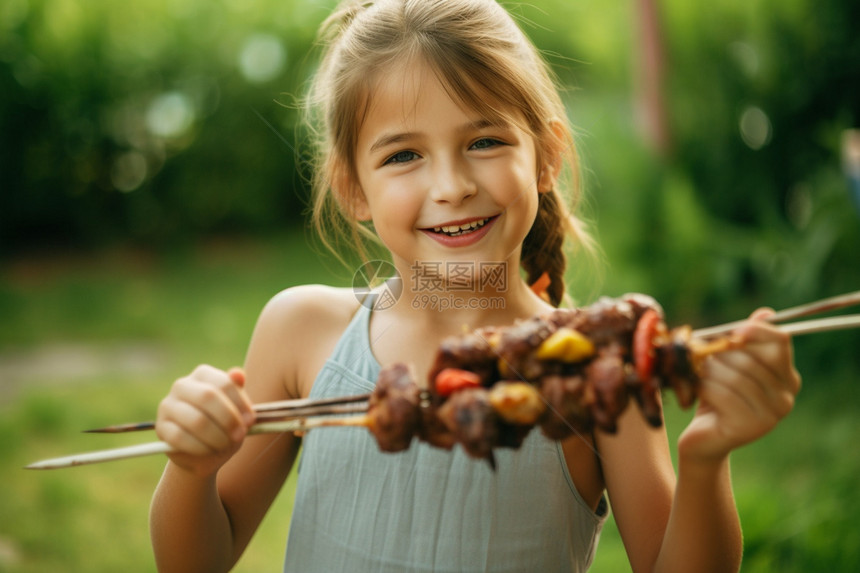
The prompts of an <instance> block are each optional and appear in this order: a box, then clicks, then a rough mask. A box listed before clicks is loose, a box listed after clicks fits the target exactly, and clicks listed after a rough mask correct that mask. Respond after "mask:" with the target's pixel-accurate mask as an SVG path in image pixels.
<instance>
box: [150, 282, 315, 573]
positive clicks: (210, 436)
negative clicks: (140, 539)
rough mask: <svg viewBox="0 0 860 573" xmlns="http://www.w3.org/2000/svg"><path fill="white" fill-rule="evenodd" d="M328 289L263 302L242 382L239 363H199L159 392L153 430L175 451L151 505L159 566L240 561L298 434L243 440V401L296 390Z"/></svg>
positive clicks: (209, 566) (292, 394)
mask: <svg viewBox="0 0 860 573" xmlns="http://www.w3.org/2000/svg"><path fill="white" fill-rule="evenodd" d="M326 298H327V297H325V296H324V294H320V293H318V292H315V291H314V290H313V289H310V288H309V287H303V288H300V289H291V290H289V291H285V292H284V293H281V295H279V296H277V297H275V298H274V299H273V300H272V301H271V302H270V303H269V304H268V305H267V306H266V308H265V309H264V310H263V313H262V314H261V316H260V319H259V321H258V323H257V326H256V328H255V330H254V335H253V338H252V340H251V344H250V347H249V350H248V356H247V359H246V364H245V372H246V376H247V380H248V385H247V388H244V387H243V376H242V374H241V372H238V371H231V372H229V373H228V372H222V371H220V370H217V369H215V368H212V367H198V368H197V369H196V370H195V371H194V373H193V374H192V375H191V376H188V377H186V378H183V379H180V380H178V381H177V382H176V383H175V384H174V385H173V388H172V389H171V391H170V394H169V395H168V396H167V397H166V398H165V399H164V400H163V401H162V404H161V406H160V407H159V414H158V420H157V422H156V431H157V432H158V434H159V437H160V438H161V439H162V440H164V441H166V442H168V443H170V444H171V445H173V446H174V448H176V449H177V450H179V451H180V452H183V453H176V454H171V455H170V461H169V462H168V464H167V467H166V469H165V472H164V475H163V477H162V479H161V482H160V483H159V485H158V487H157V489H156V492H155V495H154V497H153V501H152V507H151V511H150V534H151V538H152V544H153V549H154V552H155V559H156V563H157V565H158V568H159V570H160V571H182V572H183V573H186V572H193V571H227V570H229V569H230V568H231V567H232V566H233V565H234V564H235V563H236V561H238V559H239V557H240V556H241V554H242V552H243V551H244V549H245V547H246V546H247V544H248V542H249V541H250V539H251V537H252V536H253V534H254V532H255V531H256V529H257V527H258V526H259V524H260V522H261V521H262V518H263V516H264V515H265V513H266V511H267V510H268V508H269V506H270V505H271V503H272V501H273V500H274V498H275V496H276V495H277V493H278V491H279V490H280V488H281V486H282V485H283V482H284V480H285V479H286V477H287V475H288V474H289V472H290V469H291V467H292V464H293V462H294V461H295V457H296V454H297V451H298V448H299V443H300V440H299V439H298V438H295V437H294V436H292V435H291V434H273V435H263V436H254V437H253V438H251V439H248V440H245V439H244V437H245V433H246V431H247V428H248V427H249V426H250V424H252V423H253V413H252V412H253V411H252V409H251V404H252V403H259V402H267V401H274V400H283V399H289V398H296V397H300V390H299V384H298V382H297V379H298V373H299V372H300V371H301V370H302V368H304V367H305V366H304V365H303V362H308V361H309V360H308V358H309V357H312V356H314V353H315V349H310V348H308V345H309V344H310V343H309V342H307V341H315V342H316V346H317V347H326V344H325V343H324V342H321V333H320V332H315V331H316V330H317V328H316V327H315V326H314V325H315V324H316V325H321V326H320V327H323V326H325V325H326V321H325V320H321V319H320V317H321V316H325V313H324V312H319V311H320V308H319V306H320V305H321V304H325V302H326ZM328 298H330V297H328ZM329 308H331V301H329ZM329 314H331V312H330V311H329ZM296 332H302V333H303V336H299V337H297V336H295V333H296ZM299 357H301V358H302V360H299ZM311 361H312V360H311ZM248 414H250V416H248ZM246 416H247V417H246Z"/></svg>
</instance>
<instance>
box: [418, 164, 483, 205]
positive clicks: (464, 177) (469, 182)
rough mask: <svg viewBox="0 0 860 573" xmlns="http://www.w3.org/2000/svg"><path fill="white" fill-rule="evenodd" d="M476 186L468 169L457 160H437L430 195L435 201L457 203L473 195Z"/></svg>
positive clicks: (476, 188) (475, 191)
mask: <svg viewBox="0 0 860 573" xmlns="http://www.w3.org/2000/svg"><path fill="white" fill-rule="evenodd" d="M477 192H478V186H477V185H476V184H475V182H474V180H473V179H472V178H471V177H470V176H469V174H468V170H467V169H465V168H464V167H463V166H462V165H460V164H459V163H458V162H457V161H454V160H450V161H448V160H446V161H442V162H439V163H438V164H437V165H436V168H435V169H434V170H433V184H432V187H431V191H430V197H431V199H433V201H436V202H437V203H451V204H453V205H458V204H460V203H462V202H463V201H465V200H466V199H468V198H469V197H471V196H473V195H475V194H476V193H477Z"/></svg>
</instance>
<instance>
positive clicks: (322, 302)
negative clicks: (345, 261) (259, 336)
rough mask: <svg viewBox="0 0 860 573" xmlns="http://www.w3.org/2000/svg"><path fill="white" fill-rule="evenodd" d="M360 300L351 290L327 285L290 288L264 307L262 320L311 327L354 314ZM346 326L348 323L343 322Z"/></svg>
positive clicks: (347, 318) (284, 324)
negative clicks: (308, 322) (310, 321)
mask: <svg viewBox="0 0 860 573" xmlns="http://www.w3.org/2000/svg"><path fill="white" fill-rule="evenodd" d="M358 305H359V302H358V299H356V297H355V294H354V293H353V291H352V289H349V288H337V287H330V286H325V285H302V286H296V287H290V288H288V289H285V290H282V291H281V292H279V293H278V294H276V295H275V296H274V297H272V299H271V300H270V301H269V303H268V304H267V305H266V306H265V308H264V309H263V313H262V315H261V317H260V320H267V321H269V320H272V321H274V322H276V323H278V324H281V325H283V326H286V327H290V326H299V325H302V326H304V327H311V326H313V325H312V324H307V321H308V320H311V319H312V320H313V322H320V321H322V322H330V321H334V322H339V321H342V320H344V319H346V320H347V322H348V321H349V318H350V317H352V315H353V314H354V313H355V311H356V309H357V308H358ZM344 326H345V325H344Z"/></svg>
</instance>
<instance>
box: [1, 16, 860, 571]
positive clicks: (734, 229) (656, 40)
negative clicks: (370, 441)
mask: <svg viewBox="0 0 860 573" xmlns="http://www.w3.org/2000/svg"><path fill="white" fill-rule="evenodd" d="M505 4H506V6H507V7H508V8H509V9H510V11H511V12H512V13H513V14H514V15H515V16H516V17H517V19H518V20H519V21H520V22H521V23H522V25H523V27H524V28H525V30H526V31H527V33H528V34H529V35H530V36H531V37H532V39H533V40H534V41H535V43H536V44H537V45H538V46H539V48H541V50H543V51H544V53H545V54H546V57H547V59H548V60H549V62H550V63H551V65H552V66H553V68H554V70H555V72H556V73H557V75H558V76H559V79H560V81H561V83H562V85H563V86H564V87H565V88H566V89H565V97H566V100H567V102H568V109H569V112H570V117H571V119H572V121H573V123H574V124H575V126H576V127H577V129H578V132H579V137H578V144H579V151H580V155H581V157H582V163H583V171H584V175H585V182H586V186H585V191H586V206H585V212H584V215H585V216H586V217H587V218H588V219H589V220H591V221H592V222H593V225H594V227H593V230H594V232H595V234H596V235H597V236H598V238H599V241H600V244H601V246H602V248H603V251H604V252H605V261H604V263H603V265H602V266H603V269H602V272H601V273H599V275H600V279H599V280H595V279H594V278H593V275H594V274H595V273H594V272H593V268H592V267H588V266H580V265H577V262H578V261H576V260H574V261H573V265H572V270H571V273H570V278H571V289H570V290H571V294H572V295H573V296H574V298H575V299H576V300H577V301H578V302H580V303H583V304H587V303H589V302H591V301H592V300H593V299H594V298H596V296H597V295H599V294H609V295H618V294H620V293H623V292H627V291H641V292H647V293H650V294H652V295H654V296H655V297H656V298H658V300H660V301H661V303H662V304H663V305H664V306H665V308H666V311H667V315H668V316H669V319H670V323H672V324H682V323H690V324H693V325H696V326H705V325H708V324H716V323H721V322H727V321H729V320H733V319H736V318H740V317H743V316H745V315H746V314H748V313H749V312H750V311H752V310H753V309H754V308H756V307H758V306H761V305H768V306H772V307H775V308H784V307H787V306H793V305H796V304H800V303H803V302H808V301H811V300H814V299H818V298H822V297H825V296H830V295H835V294H839V293H842V292H848V291H852V290H857V289H858V288H860V264H858V262H860V255H858V253H857V249H858V247H860V131H857V130H860V3H857V2H856V1H855V0H828V1H827V2H813V1H812V0H759V1H757V2H742V1H740V0H714V1H712V2H709V3H707V5H704V4H702V3H689V2H685V1H684V0H626V1H621V2H605V1H604V2H598V1H595V0H575V1H570V0H544V1H541V2H529V3H519V2H516V3H515V2H508V3H505ZM332 5H333V2H332V1H323V0H279V1H274V0H209V1H203V0H139V1H138V2H133V3H120V2H114V1H112V0H87V1H86V2H82V1H79V0H77V1H76V0H4V1H3V2H2V3H0V174H2V176H0V324H2V328H0V479H2V482H0V484H2V486H3V487H2V488H0V515H2V516H3V518H2V519H0V571H9V572H25V571H26V572H30V571H56V570H62V571H88V572H89V571H117V570H123V571H152V570H153V568H154V565H153V562H152V557H151V553H150V548H149V539H148V530H147V510H148V504H149V499H150V495H151V493H152V490H153V488H154V486H155V483H156V482H157V480H158V477H159V475H160V471H161V469H162V467H163V460H161V459H157V458H149V459H141V460H132V461H126V462H120V463H116V464H107V465H102V466H89V467H85V468H76V469H72V470H64V471H59V472H50V473H28V472H25V471H23V470H21V469H20V468H21V467H22V466H23V465H26V464H27V463H29V462H31V461H34V460H36V459H40V458H44V457H54V456H59V455H64V454H68V453H72V452H76V451H84V450H90V449H99V448H102V447H112V446H117V445H126V444H128V443H134V440H135V439H137V438H139V436H138V437H136V438H132V437H129V436H120V437H106V436H97V437H94V436H91V435H90V436H87V435H81V434H80V433H79V430H82V429H86V428H88V427H93V426H100V425H105V424H110V423H117V422H124V421H130V420H144V419H150V418H152V417H153V416H154V413H155V409H156V407H157V404H158V401H159V400H160V399H161V397H162V396H163V395H164V394H165V393H166V392H167V390H168V388H169V386H170V384H171V383H172V381H173V380H174V379H175V378H177V377H179V376H181V375H184V374H185V373H187V372H188V371H190V370H191V369H192V368H193V367H194V366H195V365H196V364H198V363H201V362H209V363H212V364H214V365H216V366H219V367H229V366H231V365H234V364H241V362H242V360H243V355H244V351H245V348H246V345H247V341H248V338H249V336H250V334H251V330H252V328H253V324H254V321H255V319H256V317H257V314H258V313H259V311H260V309H261V308H262V306H263V305H264V304H265V303H266V301H267V300H268V299H269V298H270V297H271V296H272V295H274V294H275V293H276V292H278V291H279V290H281V289H283V288H286V287H289V286H292V285H296V284H302V283H307V282H325V283H330V284H338V285H342V286H348V285H349V284H350V281H351V279H352V274H353V272H354V269H353V268H348V267H347V266H344V265H341V264H340V263H338V262H337V261H335V260H334V259H333V258H332V257H331V256H329V255H328V254H327V253H326V252H325V251H324V250H323V249H322V248H321V247H320V246H319V244H318V241H317V240H316V239H315V238H314V236H313V234H312V232H311V231H310V230H309V229H308V225H307V207H308V190H307V186H306V180H307V176H308V173H307V171H306V167H305V166H304V163H303V162H304V159H306V158H307V155H308V146H307V144H306V131H305V130H304V128H303V127H302V126H301V124H300V117H299V116H300V114H299V113H298V111H297V104H296V102H297V100H299V99H300V98H301V96H302V94H303V90H304V87H305V85H306V82H307V79H308V76H309V74H310V73H312V71H313V69H314V65H315V58H314V53H313V51H312V50H311V46H312V43H313V38H314V35H315V30H316V27H317V25H318V24H319V22H321V21H322V19H324V17H325V16H326V15H327V14H328V12H329V11H330V9H331V7H332ZM578 269H580V270H581V272H577V270H578ZM582 269H585V270H582ZM795 347H796V354H797V365H798V368H799V370H800V371H801V373H802V374H803V376H804V382H805V386H804V391H803V393H802V394H801V396H800V399H799V401H798V405H797V408H796V410H795V412H794V413H793V414H792V416H791V417H790V418H789V419H788V420H787V421H786V422H785V423H783V424H782V425H781V426H780V427H779V428H778V429H777V431H775V432H774V433H773V434H771V435H769V436H767V437H766V438H765V439H764V440H762V441H760V442H758V443H756V444H754V445H752V446H749V447H747V448H745V449H743V450H740V451H739V452H737V453H736V454H735V456H734V476H735V485H736V493H737V498H738V505H739V507H740V511H741V517H742V520H743V523H744V530H745V544H746V547H745V551H746V557H745V564H744V571H756V572H758V571H762V572H763V571H774V570H779V571H810V570H815V571H856V570H858V568H860V546H858V545H857V543H856V541H857V539H858V538H860V525H858V524H857V521H856V519H853V517H854V516H855V515H856V514H858V513H860V494H858V492H857V491H856V482H857V477H856V476H857V475H860V452H858V449H857V442H856V438H857V436H858V435H860V422H858V416H857V412H858V408H860V397H858V390H857V385H858V383H860V380H858V378H860V337H859V336H858V333H857V332H842V333H830V334H820V335H814V336H808V337H803V338H799V339H798V340H797V341H796V344H795ZM668 401H669V404H668V405H667V422H668V426H669V428H670V433H671V434H672V436H673V437H674V436H676V435H677V433H678V432H679V431H680V430H681V429H682V428H683V427H684V424H685V422H686V420H688V419H689V413H688V412H681V411H678V410H677V408H675V407H674V404H673V403H672V402H671V398H670V399H668ZM140 441H143V440H140ZM293 487H294V481H293V479H291V481H290V482H289V483H288V484H287V486H286V487H285V490H284V492H283V494H282V495H281V496H280V497H279V499H278V501H277V505H276V507H275V508H274V509H273V510H272V511H271V512H270V514H269V516H268V517H267V518H266V521H265V522H264V524H263V526H262V527H261V530H260V532H259V534H258V536H257V538H255V541H254V542H253V544H252V546H251V548H250V549H249V550H248V552H247V554H246V555H245V556H244V557H243V560H242V562H240V564H239V566H238V567H237V570H239V571H261V570H278V568H279V567H280V560H281V556H282V552H283V548H284V542H285V539H286V530H287V527H288V524H289V512H290V508H291V504H292V488H293ZM593 570H594V571H612V572H617V571H622V572H623V571H626V570H629V566H628V565H627V564H626V559H625V556H624V551H623V547H622V545H621V543H620V540H619V539H618V535H617V531H616V530H615V529H614V526H613V525H612V524H611V523H610V524H609V525H608V526H607V531H606V533H605V534H604V538H603V541H602V544H601V548H600V550H599V551H598V560H597V562H596V564H595V566H594V569H593Z"/></svg>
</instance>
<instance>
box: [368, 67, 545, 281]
mask: <svg viewBox="0 0 860 573" xmlns="http://www.w3.org/2000/svg"><path fill="white" fill-rule="evenodd" d="M404 68H405V66H404ZM371 95H372V97H371V99H370V105H369V109H368V113H367V115H366V118H365V121H364V124H363V125H362V127H361V130H360V131H359V135H358V143H357V149H356V167H357V173H358V181H357V182H355V183H356V184H357V188H355V189H353V192H354V193H356V196H358V197H360V198H361V197H363V199H361V200H359V207H358V209H357V213H356V214H357V215H358V216H359V218H361V219H363V220H367V219H372V220H373V223H374V227H375V229H376V232H377V233H378V235H379V237H380V239H381V240H382V242H383V243H384V244H385V245H386V246H387V247H388V249H389V250H390V251H391V252H392V254H393V257H394V261H395V264H396V265H398V267H399V268H400V270H401V272H404V271H408V270H409V269H410V268H412V269H413V272H414V267H415V265H428V267H426V268H425V270H428V269H430V268H436V269H439V270H443V271H444V268H445V267H446V266H449V264H450V263H451V262H455V263H456V262H464V263H479V262H482V261H485V262H496V263H498V262H502V261H506V262H507V265H508V269H509V271H508V272H509V273H516V272H519V253H520V247H521V245H522V242H523V239H524V238H525V236H526V234H527V233H528V231H529V229H530V228H531V226H532V223H533V222H534V219H535V215H536V213H537V200H538V189H537V180H538V172H539V171H540V169H539V166H538V165H537V154H536V148H535V142H534V140H533V138H532V137H531V136H530V135H529V134H528V133H527V132H525V131H523V130H522V129H521V128H519V127H517V126H515V125H513V124H509V123H504V124H499V123H498V121H496V122H492V121H489V120H488V119H487V118H485V117H482V116H481V115H479V114H478V113H477V112H475V111H473V110H470V109H468V108H466V107H464V106H463V105H462V104H460V103H459V102H457V101H455V100H454V99H452V98H451V97H450V96H449V95H448V93H447V92H446V90H445V88H444V86H443V85H442V84H441V83H440V82H439V80H438V79H436V77H435V75H434V74H433V72H432V71H431V69H430V68H429V67H428V66H426V65H422V66H417V67H411V68H409V69H401V70H400V71H398V72H395V73H391V74H385V75H384V76H383V77H381V78H380V80H379V82H378V84H377V88H376V89H375V90H374V91H373V93H372V94H371ZM509 276H513V275H509Z"/></svg>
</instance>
